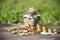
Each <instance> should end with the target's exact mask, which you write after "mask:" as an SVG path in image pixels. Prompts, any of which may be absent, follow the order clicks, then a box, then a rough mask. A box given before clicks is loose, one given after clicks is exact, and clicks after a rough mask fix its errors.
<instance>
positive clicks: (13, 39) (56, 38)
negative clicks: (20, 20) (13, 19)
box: [0, 24, 60, 40]
mask: <svg viewBox="0 0 60 40" xmlns="http://www.w3.org/2000/svg"><path fill="white" fill-rule="evenodd" d="M10 26H11V27H12V26H14V27H15V26H18V25H15V24H14V25H11V24H0V40H60V34H58V35H42V34H37V35H27V36H19V35H18V34H12V33H11V32H7V31H5V30H4V29H3V28H4V27H10Z"/></svg>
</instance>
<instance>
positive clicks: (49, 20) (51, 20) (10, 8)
mask: <svg viewBox="0 0 60 40" xmlns="http://www.w3.org/2000/svg"><path fill="white" fill-rule="evenodd" d="M59 1H60V0H5V1H3V0H0V23H18V22H21V21H22V17H23V15H24V14H25V13H26V11H27V10H28V8H30V7H35V8H36V9H37V10H38V13H39V14H40V15H41V20H40V23H41V24H48V25H50V24H51V25H60V2H59Z"/></svg>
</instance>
